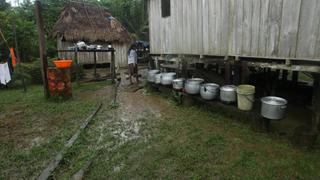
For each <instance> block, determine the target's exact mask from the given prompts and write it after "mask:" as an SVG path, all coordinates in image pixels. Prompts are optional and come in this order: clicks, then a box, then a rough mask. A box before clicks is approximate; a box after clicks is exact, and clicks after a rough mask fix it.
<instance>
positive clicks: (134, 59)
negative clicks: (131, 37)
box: [128, 45, 139, 84]
mask: <svg viewBox="0 0 320 180" xmlns="http://www.w3.org/2000/svg"><path fill="white" fill-rule="evenodd" d="M128 69H129V79H130V84H133V82H132V77H136V82H137V84H139V74H138V55H137V51H136V46H135V45H132V46H131V47H130V49H129V51H128Z"/></svg>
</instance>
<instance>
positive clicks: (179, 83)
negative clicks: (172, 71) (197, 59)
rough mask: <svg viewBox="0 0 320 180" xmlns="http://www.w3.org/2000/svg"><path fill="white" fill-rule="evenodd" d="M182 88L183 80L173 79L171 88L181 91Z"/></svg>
mask: <svg viewBox="0 0 320 180" xmlns="http://www.w3.org/2000/svg"><path fill="white" fill-rule="evenodd" d="M183 86H184V78H179V79H175V80H173V81H172V87H173V89H175V90H181V89H183Z"/></svg>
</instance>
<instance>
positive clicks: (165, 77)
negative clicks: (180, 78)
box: [161, 72, 176, 86]
mask: <svg viewBox="0 0 320 180" xmlns="http://www.w3.org/2000/svg"><path fill="white" fill-rule="evenodd" d="M175 76H176V73H173V72H170V73H162V77H161V84H162V85H165V86H167V85H171V84H172V81H173V80H174V78H175Z"/></svg>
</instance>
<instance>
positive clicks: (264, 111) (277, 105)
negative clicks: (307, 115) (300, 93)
mask: <svg viewBox="0 0 320 180" xmlns="http://www.w3.org/2000/svg"><path fill="white" fill-rule="evenodd" d="M261 102H262V106H261V115H262V117H264V118H267V119H270V120H280V119H282V118H283V117H284V115H285V112H286V109H287V103H288V102H287V100H285V99H283V98H280V97H275V96H267V97H264V98H262V99H261Z"/></svg>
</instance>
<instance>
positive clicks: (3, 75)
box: [0, 63, 11, 85]
mask: <svg viewBox="0 0 320 180" xmlns="http://www.w3.org/2000/svg"><path fill="white" fill-rule="evenodd" d="M10 81H11V75H10V70H9V65H8V63H4V64H0V84H3V85H6V84H7V83H9V82H10Z"/></svg>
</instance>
